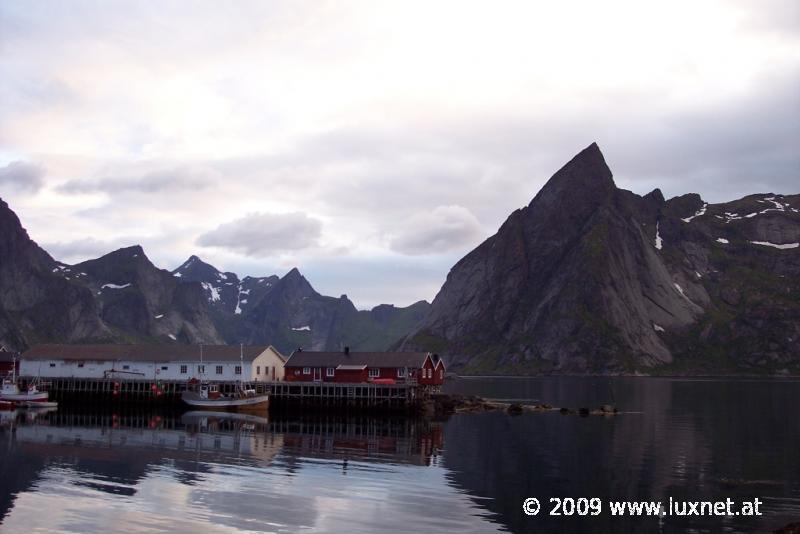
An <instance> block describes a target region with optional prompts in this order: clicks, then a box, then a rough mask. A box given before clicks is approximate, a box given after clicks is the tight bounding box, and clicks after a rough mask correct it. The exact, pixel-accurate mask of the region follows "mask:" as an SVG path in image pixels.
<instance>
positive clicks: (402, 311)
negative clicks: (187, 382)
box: [0, 200, 430, 353]
mask: <svg viewBox="0 0 800 534" xmlns="http://www.w3.org/2000/svg"><path fill="white" fill-rule="evenodd" d="M0 232H1V233H0V344H2V345H3V346H5V347H7V348H9V349H12V350H13V349H16V350H22V349H25V348H27V347H29V346H31V345H34V344H36V343H43V342H60V343H72V342H106V343H108V342H112V343H142V342H148V343H153V342H160V343H172V342H175V343H209V344H217V343H232V344H235V343H258V344H272V345H274V346H275V347H276V348H278V349H279V350H281V351H283V352H285V353H290V352H291V351H292V350H294V349H295V348H297V347H301V346H302V347H307V348H314V349H319V350H339V349H342V348H343V347H344V346H345V345H347V346H350V347H352V348H353V349H354V350H382V349H385V348H387V347H388V346H389V345H391V344H392V343H393V342H396V341H397V340H399V339H401V338H402V337H404V336H405V335H406V334H407V333H408V332H410V331H411V329H412V328H413V326H414V325H415V324H416V323H417V322H419V321H420V320H422V318H423V317H424V316H425V315H426V314H427V311H428V309H429V307H430V304H428V303H427V302H425V301H421V302H418V303H416V304H413V305H411V306H409V307H407V308H395V307H394V306H390V305H381V306H378V307H376V308H374V309H373V310H369V311H366V310H357V309H356V308H355V306H354V305H353V303H352V302H351V301H350V300H349V299H348V298H347V297H346V296H345V295H342V296H341V297H340V298H333V297H325V296H323V295H320V294H319V293H317V292H316V291H315V290H314V288H313V287H311V284H309V283H308V281H307V280H306V279H305V278H304V277H303V276H302V275H301V274H300V272H299V271H298V270H297V269H292V270H291V271H289V273H287V274H286V275H285V276H284V277H283V278H279V277H278V276H274V275H273V276H268V277H250V276H246V277H244V278H243V279H240V278H239V277H238V275H236V274H235V273H231V272H221V271H219V270H218V269H216V268H215V267H214V266H212V265H209V264H208V263H205V262H203V261H202V260H201V259H200V258H199V257H197V256H191V257H190V258H189V259H188V260H186V261H185V262H184V263H183V264H181V265H180V266H179V267H178V268H177V269H175V270H173V271H171V272H170V271H167V270H164V269H159V268H158V267H156V266H155V265H153V263H152V262H151V261H150V260H149V259H148V258H147V256H146V254H145V252H144V250H143V249H142V247H140V246H138V245H136V246H132V247H126V248H122V249H119V250H116V251H114V252H111V253H109V254H106V255H104V256H101V257H100V258H96V259H93V260H88V261H84V262H81V263H78V264H75V265H68V264H66V263H62V262H58V261H56V260H54V259H53V258H52V257H51V256H50V255H49V254H47V252H45V251H44V250H43V249H42V248H41V247H39V246H38V245H37V244H36V243H35V242H34V241H32V240H31V239H30V238H29V236H28V234H27V232H26V231H25V229H24V228H23V227H22V224H21V223H20V221H19V218H18V217H17V216H16V214H15V213H14V212H13V211H11V209H10V208H9V207H8V205H7V204H6V203H5V202H3V201H2V200H0Z"/></svg>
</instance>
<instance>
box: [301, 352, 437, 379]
mask: <svg viewBox="0 0 800 534" xmlns="http://www.w3.org/2000/svg"><path fill="white" fill-rule="evenodd" d="M326 369H327V368H325V367H322V368H321V373H320V374H321V377H322V382H349V383H362V382H369V381H371V380H372V378H391V379H394V380H397V381H398V382H400V383H402V382H403V380H405V379H406V378H415V379H417V381H418V382H419V383H420V384H424V385H429V386H439V385H442V383H444V373H445V370H444V364H443V363H442V361H441V360H439V362H438V363H437V364H436V365H435V366H434V364H433V362H432V361H431V359H430V358H428V359H427V360H425V365H424V369H412V370H411V371H410V372H409V374H408V376H405V377H398V376H397V367H381V368H380V375H379V376H376V377H370V376H369V369H364V370H363V371H343V370H341V369H339V370H336V371H334V375H333V376H332V377H331V376H326ZM309 370H310V372H309V373H308V374H304V373H303V367H286V377H285V380H286V381H287V382H312V381H313V380H314V368H313V367H311V368H310V369H309ZM428 374H430V377H428Z"/></svg>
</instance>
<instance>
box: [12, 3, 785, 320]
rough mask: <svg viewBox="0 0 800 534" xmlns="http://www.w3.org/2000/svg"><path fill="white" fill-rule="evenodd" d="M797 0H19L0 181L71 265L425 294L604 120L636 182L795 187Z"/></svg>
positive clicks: (691, 187)
mask: <svg viewBox="0 0 800 534" xmlns="http://www.w3.org/2000/svg"><path fill="white" fill-rule="evenodd" d="M798 6H800V2H797V0H785V1H784V0H769V1H765V0H759V1H758V2H755V1H745V0H743V1H726V2H711V1H704V0H691V1H687V2H682V1H671V2H658V3H656V2H641V1H639V0H634V1H624V2H623V1H620V2H617V1H612V0H609V1H604V2H597V1H596V0H595V1H586V2H580V1H564V2H552V1H547V2H545V1H542V2H537V1H533V0H525V1H520V2H513V1H506V2H491V1H486V2H470V1H466V0H454V1H442V0H437V1H434V2H432V1H429V0H428V1H420V2H415V1H409V0H403V1H396V2H380V1H374V0H368V1H364V2H350V1H343V0H337V1H332V2H301V1H287V2H282V1H272V2H271V1H267V0H263V1H254V2H245V1H234V2H219V1H216V0H215V1H210V2H201V1H197V0H192V1H188V0H187V1H182V2H169V1H159V2H123V1H97V2H77V1H69V2H64V1H52V2H46V1H37V2H31V1H27V0H26V1H20V2H14V1H11V0H4V1H3V2H2V3H0V196H2V198H3V199H4V200H6V201H7V202H9V204H10V205H11V208H12V209H14V210H15V211H16V212H17V214H18V215H19V216H20V218H21V219H22V222H23V225H24V226H25V227H26V228H27V229H28V230H29V232H30V234H31V236H32V237H33V239H35V240H36V241H38V242H39V243H40V244H42V245H43V246H45V248H47V249H48V251H50V252H51V254H53V255H54V256H55V257H56V258H57V259H61V260H64V261H67V262H74V261H79V260H82V259H87V258H91V257H96V256H98V255H101V254H103V253H105V252H108V251H110V250H113V249H115V248H119V247H121V246H126V245H131V244H136V243H139V244H142V245H143V246H144V247H145V251H146V252H147V254H148V256H149V257H150V258H151V259H152V260H153V262H154V263H156V265H158V266H160V267H164V268H168V269H173V268H175V267H176V266H178V265H179V264H180V263H182V262H183V261H184V260H185V259H186V258H187V257H188V256H189V255H190V254H197V255H199V256H200V257H201V258H203V259H205V260H206V261H208V262H210V263H213V264H214V265H216V266H217V267H218V268H220V269H222V270H231V271H235V272H237V273H239V274H240V275H248V274H249V275H267V274H279V275H283V274H284V273H285V272H287V271H288V270H289V269H291V268H292V267H294V266H297V267H299V269H300V270H301V272H303V273H304V274H305V275H306V276H307V278H308V279H309V280H310V282H311V283H312V284H313V285H314V286H315V288H316V289H317V290H318V291H320V292H322V293H325V294H330V295H334V296H338V295H339V294H342V293H347V294H348V295H349V296H350V297H351V298H352V299H353V300H354V301H355V303H356V305H357V306H358V307H361V308H365V307H371V306H373V305H375V304H378V303H383V302H390V303H396V304H399V305H405V304H409V303H411V302H414V301H416V300H419V299H423V298H424V299H428V300H431V299H433V297H434V296H435V294H436V292H437V291H438V289H439V287H440V286H441V284H442V283H443V281H444V279H445V277H446V275H447V272H448V270H449V269H450V267H451V266H452V265H453V264H454V263H455V262H456V261H457V260H458V259H459V258H461V257H462V256H463V255H464V254H465V253H467V252H468V251H469V250H471V249H472V248H473V247H475V246H476V245H477V244H479V243H480V242H481V241H482V240H483V239H485V238H486V237H488V236H489V235H491V234H493V233H494V232H495V231H496V230H497V228H498V227H499V225H500V224H501V223H502V222H503V220H505V218H506V217H507V215H508V214H509V213H510V212H511V211H513V210H514V209H516V208H518V207H521V206H523V205H525V204H527V203H528V202H529V201H530V199H531V198H532V197H533V196H534V195H535V194H536V192H537V191H538V190H539V189H540V188H541V186H542V185H543V184H544V182H545V181H546V180H547V178H549V177H550V176H551V175H552V174H553V173H554V172H555V171H556V170H557V169H558V168H559V167H560V166H561V165H562V164H563V163H565V162H566V161H568V160H569V159H570V158H571V157H572V156H573V155H574V154H575V153H577V152H578V151H580V150H581V149H582V148H584V147H586V146H587V145H589V144H590V143H591V142H592V141H597V142H598V144H599V145H600V147H601V149H602V150H603V152H604V154H605V156H606V160H607V161H608V163H609V166H610V167H611V169H612V171H613V172H614V175H615V179H616V181H617V184H618V185H619V186H621V187H624V188H626V189H630V190H633V191H634V192H636V193H640V194H644V193H647V192H649V191H650V190H652V189H653V188H655V187H660V188H661V190H662V191H663V192H664V194H665V196H667V197H670V196H675V195H679V194H683V193H686V192H699V193H701V194H702V195H703V197H704V198H705V199H706V200H709V201H712V202H713V201H724V200H730V199H733V198H737V197H739V196H743V195H745V194H748V193H754V192H775V193H798V192H800V150H798V147H800V11H799V10H800V7H798Z"/></svg>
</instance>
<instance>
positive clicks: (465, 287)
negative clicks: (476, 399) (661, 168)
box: [0, 144, 800, 374]
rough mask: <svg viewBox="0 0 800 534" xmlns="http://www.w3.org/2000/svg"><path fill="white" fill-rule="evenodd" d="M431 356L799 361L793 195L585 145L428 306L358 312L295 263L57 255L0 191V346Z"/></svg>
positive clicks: (505, 368) (505, 363) (733, 368)
mask: <svg viewBox="0 0 800 534" xmlns="http://www.w3.org/2000/svg"><path fill="white" fill-rule="evenodd" d="M42 342H67V343H69V342H117V343H128V342H175V343H251V344H272V345H275V346H276V347H277V348H278V349H279V350H281V351H283V352H287V353H288V352H291V351H292V350H294V349H295V348H296V347H306V348H310V349H314V350H339V349H342V348H343V347H344V346H345V345H347V346H350V347H351V348H352V349H354V350H384V349H387V348H390V347H391V348H396V349H400V350H426V351H433V352H437V353H439V354H440V355H442V356H443V357H444V358H445V359H446V360H447V362H448V368H449V369H451V370H455V371H458V372H461V373H491V374H494V373H496V374H534V373H675V374H720V373H731V374H736V373H748V374H800V195H777V194H771V193H764V194H753V195H748V196H746V197H744V198H741V199H739V200H735V201H732V202H726V203H719V204H709V203H707V202H705V201H704V200H703V199H702V198H701V197H700V196H699V195H697V194H694V193H690V194H686V195H682V196H678V197H674V198H671V199H669V200H666V199H665V198H664V196H663V194H662V193H661V191H660V190H659V189H655V190H653V191H652V192H650V193H648V194H646V195H644V196H640V195H637V194H634V193H632V192H630V191H626V190H623V189H619V188H618V187H617V186H616V184H615V183H614V179H613V176H612V173H611V170H610V169H609V168H608V166H607V165H606V162H605V159H604V157H603V155H602V153H601V151H600V149H599V147H598V146H597V145H596V144H592V145H590V146H589V147H587V148H586V149H585V150H583V151H581V152H580V153H579V154H578V155H576V156H575V157H574V158H573V159H572V160H571V161H570V162H568V163H567V164H566V165H565V166H564V167H562V168H561V169H560V170H559V171H558V172H556V173H555V174H554V175H553V176H552V178H551V179H550V180H549V181H548V182H547V184H546V185H545V186H544V187H543V188H542V189H541V190H540V191H539V192H538V193H537V194H536V196H535V197H534V198H533V200H532V201H531V202H530V203H529V204H528V205H527V206H525V207H523V208H521V209H518V210H516V211H514V212H513V213H512V214H511V215H510V216H509V217H508V219H507V220H506V221H505V222H504V223H503V224H502V226H501V227H500V229H499V230H498V231H497V233H496V234H495V235H493V236H491V237H489V238H488V239H486V240H485V241H484V242H483V243H482V244H480V245H479V246H478V247H477V248H475V249H474V250H473V251H472V252H470V253H469V254H467V255H466V256H465V257H464V258H462V259H461V260H460V261H459V262H458V263H457V264H456V265H455V266H454V267H453V268H452V269H451V271H450V273H449V274H448V276H447V280H446V282H445V284H444V285H443V286H442V288H441V290H440V291H439V293H438V294H437V296H436V298H435V299H434V301H433V303H432V304H429V303H427V302H425V301H420V302H417V303H415V304H413V305H411V306H408V307H406V308H396V307H394V306H391V305H381V306H377V307H375V308H373V309H372V310H357V309H356V308H355V306H354V305H353V303H352V302H351V301H350V300H349V299H348V298H347V296H346V295H342V296H340V297H338V298H336V297H329V296H324V295H321V294H319V293H318V292H317V291H316V290H314V288H313V287H312V286H311V284H310V283H309V282H308V280H306V278H305V277H304V276H303V275H302V274H301V273H300V271H299V270H297V269H292V270H290V271H289V272H288V273H287V274H286V275H284V276H283V277H278V276H268V277H260V278H256V277H245V278H239V276H238V275H236V274H235V273H231V272H221V271H219V270H218V269H216V268H215V267H214V266H212V265H209V264H207V263H205V262H203V261H202V260H201V259H200V258H199V257H197V256H191V257H190V258H189V259H187V260H186V261H185V262H184V263H183V264H181V265H180V266H179V267H178V268H177V269H175V270H173V271H171V272H170V271H166V270H163V269H159V268H157V267H156V266H154V265H153V264H152V263H151V262H150V260H149V259H147V257H146V255H145V253H144V251H143V250H142V248H141V247H139V246H134V247H127V248H123V249H120V250H117V251H114V252H111V253H109V254H106V255H105V256H102V257H100V258H97V259H93V260H89V261H85V262H81V263H79V264H76V265H67V264H64V263H61V262H58V261H56V260H54V259H53V258H52V257H51V256H50V255H49V254H48V253H47V252H46V251H44V250H43V249H41V248H40V247H39V246H38V245H37V244H36V243H35V242H33V241H32V240H31V239H30V238H29V236H28V234H27V232H26V231H25V230H24V228H23V227H22V225H21V223H20V221H19V219H18V217H17V216H16V214H14V212H13V211H11V209H10V208H9V207H8V205H7V204H6V203H5V202H3V201H2V200H0V344H3V345H4V346H6V347H8V348H10V349H24V348H25V347H28V346H30V345H33V344H36V343H42Z"/></svg>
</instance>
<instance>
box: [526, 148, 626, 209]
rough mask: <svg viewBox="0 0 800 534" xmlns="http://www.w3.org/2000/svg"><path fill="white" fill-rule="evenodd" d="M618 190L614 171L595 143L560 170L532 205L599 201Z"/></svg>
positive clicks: (534, 199)
mask: <svg viewBox="0 0 800 534" xmlns="http://www.w3.org/2000/svg"><path fill="white" fill-rule="evenodd" d="M615 189H616V185H615V184H614V178H613V175H612V174H611V169H609V168H608V165H606V160H605V158H604V157H603V153H602V152H601V151H600V147H599V146H597V143H592V144H591V145H589V146H588V147H586V148H584V149H583V150H581V151H580V152H579V153H578V154H576V155H575V157H573V158H572V159H571V160H570V161H569V162H568V163H567V164H566V165H564V166H563V167H561V169H559V170H558V171H557V172H556V173H555V174H554V175H553V176H552V177H551V178H550V179H549V180H548V181H547V183H546V184H545V185H544V187H543V188H542V189H541V191H539V193H538V194H537V195H536V196H535V197H534V198H533V200H532V201H531V203H530V205H531V206H533V205H536V204H552V203H556V202H560V201H563V200H567V201H573V200H584V199H585V200H588V201H597V200H601V199H604V198H607V197H608V196H609V195H610V193H611V192H613V191H614V190H615ZM571 203H572V202H571Z"/></svg>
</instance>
